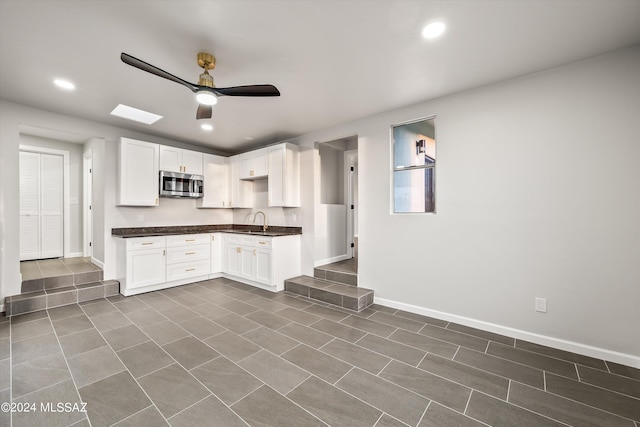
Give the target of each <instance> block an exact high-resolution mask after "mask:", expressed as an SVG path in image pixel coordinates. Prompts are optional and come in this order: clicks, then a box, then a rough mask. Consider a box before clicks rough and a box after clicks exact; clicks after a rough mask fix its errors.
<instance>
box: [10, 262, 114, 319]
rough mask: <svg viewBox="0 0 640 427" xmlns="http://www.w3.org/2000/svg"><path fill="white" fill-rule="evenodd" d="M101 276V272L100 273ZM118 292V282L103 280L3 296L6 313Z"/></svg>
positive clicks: (23, 311) (48, 306)
mask: <svg viewBox="0 0 640 427" xmlns="http://www.w3.org/2000/svg"><path fill="white" fill-rule="evenodd" d="M100 273H102V272H100ZM100 275H101V276H102V274H100ZM119 293H120V282H118V281H117V280H105V281H103V282H95V283H85V284H81V285H75V286H74V285H71V286H68V287H64V288H56V290H55V291H52V290H47V291H37V292H32V293H30V294H21V295H16V296H12V297H6V298H5V303H4V306H5V310H6V315H7V316H8V317H10V316H17V315H19V314H26V313H32V312H34V311H41V310H47V309H50V308H54V307H61V306H64V305H70V304H77V303H80V302H84V301H91V300H94V299H100V298H106V297H110V296H113V295H118V294H119Z"/></svg>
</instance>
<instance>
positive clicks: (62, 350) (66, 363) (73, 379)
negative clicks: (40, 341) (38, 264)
mask: <svg viewBox="0 0 640 427" xmlns="http://www.w3.org/2000/svg"><path fill="white" fill-rule="evenodd" d="M47 319H49V322H50V323H51V329H53V334H54V336H55V337H56V342H57V343H58V349H59V350H60V353H61V354H62V358H63V359H64V364H65V365H66V367H67V371H68V372H69V376H70V377H71V381H72V383H73V387H74V388H75V389H76V395H77V396H78V399H79V401H80V402H82V403H85V402H84V401H83V400H82V396H81V395H80V389H79V388H78V384H77V383H76V379H75V378H74V377H73V372H71V367H70V366H69V359H67V357H66V356H65V354H64V349H63V348H62V344H61V343H60V337H59V336H58V333H57V332H56V328H54V327H53V321H52V320H51V317H50V316H49V312H48V311H47ZM84 417H85V418H86V419H87V421H88V422H89V426H91V425H92V424H91V420H90V419H89V412H87V413H85V414H84Z"/></svg>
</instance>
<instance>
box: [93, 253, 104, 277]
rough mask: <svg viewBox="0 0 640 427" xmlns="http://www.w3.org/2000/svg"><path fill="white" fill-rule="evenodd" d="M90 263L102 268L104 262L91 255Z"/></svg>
mask: <svg viewBox="0 0 640 427" xmlns="http://www.w3.org/2000/svg"><path fill="white" fill-rule="evenodd" d="M91 263H92V264H95V265H97V266H98V267H100V268H101V269H103V270H104V262H102V261H98V260H97V259H96V258H94V257H91ZM105 280H106V278H105Z"/></svg>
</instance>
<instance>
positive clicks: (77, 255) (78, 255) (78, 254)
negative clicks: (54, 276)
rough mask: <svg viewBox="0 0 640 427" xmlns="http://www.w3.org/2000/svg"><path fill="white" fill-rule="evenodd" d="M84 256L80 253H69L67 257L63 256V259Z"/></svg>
mask: <svg viewBox="0 0 640 427" xmlns="http://www.w3.org/2000/svg"><path fill="white" fill-rule="evenodd" d="M82 256H84V254H83V253H82V252H70V253H69V255H65V258H80V257H82Z"/></svg>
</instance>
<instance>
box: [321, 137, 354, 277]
mask: <svg viewBox="0 0 640 427" xmlns="http://www.w3.org/2000/svg"><path fill="white" fill-rule="evenodd" d="M317 149H318V151H317V152H318V155H319V161H320V164H319V175H320V176H319V184H320V185H319V188H318V190H319V191H318V197H317V199H316V200H317V204H316V215H315V217H316V259H315V266H316V267H317V266H321V265H326V264H330V263H335V262H338V261H345V260H350V259H352V258H354V257H355V256H356V255H357V224H358V221H357V216H358V193H357V185H358V178H357V176H358V169H357V168H358V137H357V135H354V136H350V137H345V138H340V139H336V140H333V141H327V142H321V143H318V144H317Z"/></svg>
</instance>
